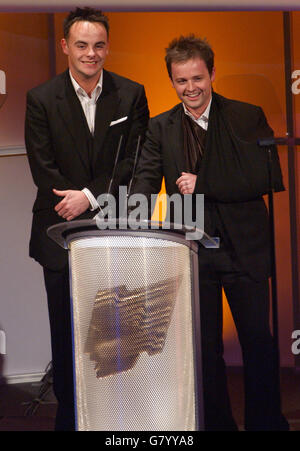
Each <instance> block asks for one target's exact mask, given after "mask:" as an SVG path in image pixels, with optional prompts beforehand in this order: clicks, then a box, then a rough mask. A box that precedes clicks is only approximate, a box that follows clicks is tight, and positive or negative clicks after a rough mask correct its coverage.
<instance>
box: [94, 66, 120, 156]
mask: <svg viewBox="0 0 300 451" xmlns="http://www.w3.org/2000/svg"><path fill="white" fill-rule="evenodd" d="M119 102H120V98H119V95H118V87H117V86H116V84H115V82H114V80H113V78H112V76H111V75H110V74H109V72H107V71H105V70H104V71H103V88H102V92H101V95H100V97H99V99H98V101H97V108H96V117H95V135H94V154H93V162H94V164H95V163H96V160H97V159H98V158H99V157H100V156H101V158H102V157H103V152H106V151H109V150H110V149H106V148H103V143H104V139H105V137H106V134H107V132H108V129H109V126H110V123H111V121H112V120H113V118H114V115H115V112H116V110H117V108H118V105H119Z"/></svg>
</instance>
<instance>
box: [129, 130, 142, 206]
mask: <svg viewBox="0 0 300 451" xmlns="http://www.w3.org/2000/svg"><path fill="white" fill-rule="evenodd" d="M140 144H141V136H140V135H139V136H138V141H137V145H136V151H135V158H134V164H133V170H132V176H131V179H130V182H129V185H128V192H127V200H128V199H129V196H130V192H131V186H132V183H133V179H134V176H135V171H136V166H137V162H138V157H139V150H140Z"/></svg>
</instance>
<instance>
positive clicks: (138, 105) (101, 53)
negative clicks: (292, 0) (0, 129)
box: [25, 8, 149, 430]
mask: <svg viewBox="0 0 300 451" xmlns="http://www.w3.org/2000/svg"><path fill="white" fill-rule="evenodd" d="M61 45H62V50H63V52H64V53H65V54H66V55H67V58H68V66H69V67H68V70H67V71H65V72H64V73H62V74H60V75H58V76H56V77H55V78H54V79H52V80H50V81H48V82H47V83H44V84H43V85H41V86H38V87H37V88H34V89H32V90H31V91H30V92H29V93H28V95H27V109H26V122H25V139H26V149H27V154H28V160H29V164H30V168H31V172H32V176H33V180H34V183H35V184H36V186H37V197H36V200H35V203H34V206H33V222H32V231H31V239H30V256H31V257H33V258H34V259H35V260H37V261H38V262H39V263H40V264H41V265H42V266H43V269H44V279H45V285H46V290H47V298H48V308H49V317H50V326H51V345H52V364H53V372H54V391H55V395H56V397H57V400H58V409H57V416H56V430H73V429H74V407H73V384H72V373H73V369H72V354H71V352H72V346H71V330H70V311H69V310H70V292H69V276H68V256H67V251H65V250H64V249H62V248H60V247H59V246H58V245H56V244H55V243H54V242H53V241H52V240H50V239H49V238H48V236H47V233H46V231H47V228H48V227H49V226H51V225H53V224H56V223H58V222H63V221H70V220H73V219H85V218H91V217H94V216H95V214H96V213H97V209H98V204H97V200H96V199H97V197H98V196H99V195H100V194H102V193H106V192H107V190H108V187H109V185H110V179H111V176H112V172H113V168H114V163H115V158H116V153H117V149H118V145H119V142H120V137H121V136H122V146H121V147H120V151H119V159H118V163H117V166H116V169H115V178H114V183H113V184H112V191H111V193H112V194H116V193H118V186H119V185H127V184H128V182H129V180H130V178H131V175H132V167H133V162H134V157H135V150H136V145H137V142H138V139H139V136H140V137H141V139H142V141H143V138H144V134H145V130H146V127H147V123H148V118H149V111H148V105H147V100H146V96H145V91H144V88H143V86H142V85H140V84H138V83H136V82H133V81H131V80H128V79H126V78H124V77H121V76H119V75H117V74H114V73H111V72H108V71H106V70H105V69H104V68H103V67H104V64H105V60H106V57H107V55H108V48H109V24H108V19H107V17H106V16H105V15H103V14H102V12H101V11H98V10H94V9H91V8H84V9H80V8H77V9H76V10H75V11H74V12H71V13H70V14H69V15H68V16H67V18H66V19H65V22H64V38H63V39H62V41H61Z"/></svg>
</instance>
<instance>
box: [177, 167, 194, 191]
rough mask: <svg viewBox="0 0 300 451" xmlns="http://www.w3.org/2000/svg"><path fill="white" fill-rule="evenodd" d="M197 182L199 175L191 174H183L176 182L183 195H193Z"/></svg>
mask: <svg viewBox="0 0 300 451" xmlns="http://www.w3.org/2000/svg"><path fill="white" fill-rule="evenodd" d="M196 180H197V175H195V174H191V173H189V172H182V173H181V177H179V178H178V179H177V180H176V185H177V186H178V189H179V191H180V193H181V194H193V192H194V189H195V185H196Z"/></svg>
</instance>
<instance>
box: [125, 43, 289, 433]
mask: <svg viewBox="0 0 300 451" xmlns="http://www.w3.org/2000/svg"><path fill="white" fill-rule="evenodd" d="M165 60H166V65H167V70H168V74H169V77H170V80H171V83H172V86H173V87H174V89H175V90H176V93H177V95H178V97H179V99H180V100H181V103H180V104H178V105H176V106H175V107H174V108H172V109H171V110H169V111H167V112H164V113H162V114H160V115H158V116H156V117H154V118H152V119H151V120H150V123H149V129H148V131H147V134H146V140H145V143H144V146H143V149H142V152H141V157H140V161H139V165H138V168H137V172H136V181H135V185H134V192H135V193H143V194H145V195H151V194H155V193H158V192H159V191H160V188H161V181H162V177H164V178H165V186H166V191H167V194H168V195H169V196H171V195H173V194H174V193H181V194H182V195H186V194H190V195H195V194H196V195H197V194H204V198H205V201H204V224H205V232H206V233H208V234H209V235H211V236H214V237H219V238H220V247H219V248H217V249H207V248H204V247H203V246H202V245H201V244H200V246H199V254H198V262H199V292H200V312H201V335H202V363H203V392H204V416H205V429H206V430H209V431H223V430H231V431H236V430H237V429H238V428H237V425H236V423H235V420H234V418H233V415H232V412H231V407H230V400H229V395H228V390H227V384H226V369H225V362H224V359H223V338H222V289H224V291H225V293H226V296H227V299H228V303H229V305H230V308H231V312H232V316H233V319H234V321H235V325H236V328H237V332H238V337H239V340H240V344H241V348H242V353H243V361H244V370H245V371H244V374H245V429H246V430H248V431H267V430H270V431H271V430H272V431H274V430H288V427H289V426H288V423H287V421H286V420H285V418H284V417H283V416H282V414H281V411H280V393H279V386H278V383H277V378H276V367H275V358H274V355H275V354H274V343H273V338H272V336H271V333H270V329H269V281H268V277H269V276H270V259H269V254H270V249H269V236H268V231H269V226H268V214H267V209H266V206H265V204H264V200H263V198H262V196H263V195H264V194H265V193H267V192H268V189H269V180H268V163H267V162H268V159H267V154H266V153H265V151H264V150H263V149H261V148H259V147H258V145H257V140H258V138H264V137H265V138H266V137H270V136H272V130H271V129H270V127H269V126H268V124H267V121H266V118H265V116H264V113H263V111H262V109H261V108H260V107H257V106H254V105H250V104H247V103H243V102H239V101H235V100H230V99H226V98H225V97H222V96H220V95H218V94H216V93H215V92H214V91H213V88H212V83H213V81H214V79H215V67H214V53H213V50H212V49H211V47H210V45H209V44H208V43H207V41H206V40H202V39H200V38H197V37H195V36H194V35H191V36H187V37H184V36H182V37H180V38H179V39H174V41H172V42H171V43H170V45H169V47H168V48H167V49H166V57H165ZM271 151H272V162H273V168H272V172H273V183H274V184H273V188H274V189H275V191H280V190H283V185H282V177H281V170H280V166H279V161H278V155H277V152H276V148H275V147H273V148H272V149H271ZM195 197H196V196H194V197H193V198H194V200H195Z"/></svg>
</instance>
